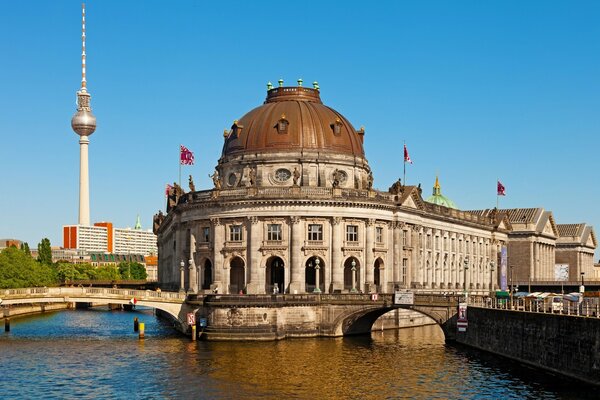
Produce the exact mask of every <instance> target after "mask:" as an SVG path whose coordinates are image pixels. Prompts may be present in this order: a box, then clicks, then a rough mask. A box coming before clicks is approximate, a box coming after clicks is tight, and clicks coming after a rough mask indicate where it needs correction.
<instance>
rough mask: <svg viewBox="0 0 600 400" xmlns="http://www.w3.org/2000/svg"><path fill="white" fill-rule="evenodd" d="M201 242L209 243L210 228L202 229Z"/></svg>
mask: <svg viewBox="0 0 600 400" xmlns="http://www.w3.org/2000/svg"><path fill="white" fill-rule="evenodd" d="M202 241H203V242H210V227H208V226H206V227H204V228H202Z"/></svg>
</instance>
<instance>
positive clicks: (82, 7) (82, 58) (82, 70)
mask: <svg viewBox="0 0 600 400" xmlns="http://www.w3.org/2000/svg"><path fill="white" fill-rule="evenodd" d="M81 90H82V91H85V90H86V80H85V3H81Z"/></svg>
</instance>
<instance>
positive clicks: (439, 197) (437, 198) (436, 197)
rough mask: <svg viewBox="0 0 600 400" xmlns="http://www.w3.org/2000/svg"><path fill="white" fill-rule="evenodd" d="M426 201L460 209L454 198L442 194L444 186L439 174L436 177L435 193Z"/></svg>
mask: <svg viewBox="0 0 600 400" xmlns="http://www.w3.org/2000/svg"><path fill="white" fill-rule="evenodd" d="M425 201H426V202H428V203H432V204H437V205H438V206H444V207H448V208H454V209H458V207H456V204H454V202H453V201H452V200H450V199H449V198H447V197H446V196H444V195H443V194H442V188H441V186H440V182H439V180H438V177H437V176H436V177H435V185H433V194H432V195H431V196H429V197H428V198H427V199H426V200H425Z"/></svg>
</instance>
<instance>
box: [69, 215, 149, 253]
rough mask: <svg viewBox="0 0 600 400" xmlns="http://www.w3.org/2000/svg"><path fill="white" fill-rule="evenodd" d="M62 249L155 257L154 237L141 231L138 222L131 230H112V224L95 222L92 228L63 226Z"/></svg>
mask: <svg viewBox="0 0 600 400" xmlns="http://www.w3.org/2000/svg"><path fill="white" fill-rule="evenodd" d="M63 248H65V249H78V250H85V251H88V252H105V253H115V254H141V255H144V256H147V255H150V254H154V255H156V253H157V251H158V249H157V246H156V235H155V234H154V233H153V232H152V231H151V230H142V227H141V224H140V220H139V217H138V220H137V222H136V225H135V227H134V228H133V229H132V228H114V227H113V224H112V222H96V223H95V224H94V225H93V226H84V225H66V226H63Z"/></svg>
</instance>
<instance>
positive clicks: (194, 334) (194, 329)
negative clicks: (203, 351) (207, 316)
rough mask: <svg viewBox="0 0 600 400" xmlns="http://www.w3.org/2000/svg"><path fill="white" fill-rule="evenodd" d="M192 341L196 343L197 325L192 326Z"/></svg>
mask: <svg viewBox="0 0 600 400" xmlns="http://www.w3.org/2000/svg"><path fill="white" fill-rule="evenodd" d="M192 341H193V342H194V341H196V325H192Z"/></svg>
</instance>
